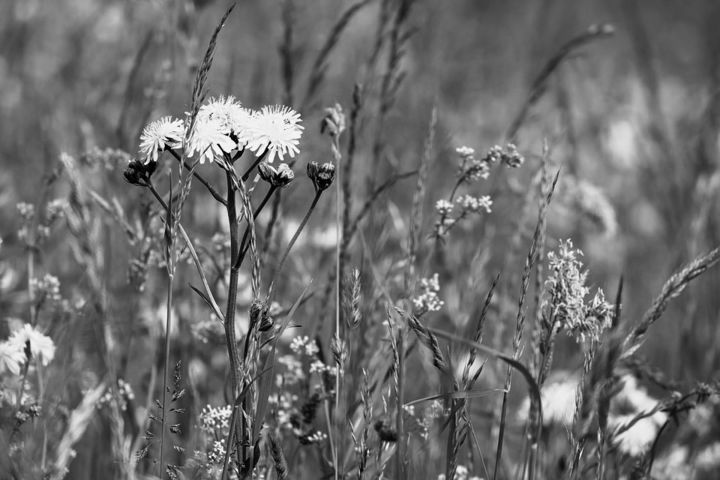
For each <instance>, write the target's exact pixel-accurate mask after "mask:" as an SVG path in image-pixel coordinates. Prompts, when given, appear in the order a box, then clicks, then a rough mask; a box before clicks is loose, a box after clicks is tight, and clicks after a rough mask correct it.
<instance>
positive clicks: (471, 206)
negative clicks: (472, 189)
mask: <svg viewBox="0 0 720 480" xmlns="http://www.w3.org/2000/svg"><path fill="white" fill-rule="evenodd" d="M456 201H457V203H458V205H460V207H461V208H462V209H463V210H464V211H467V212H472V213H477V212H480V211H481V210H482V211H485V212H487V213H490V212H491V207H492V204H493V201H492V199H491V198H490V196H488V195H483V196H482V197H473V196H472V195H463V196H461V197H459V198H458V199H457V200H456Z"/></svg>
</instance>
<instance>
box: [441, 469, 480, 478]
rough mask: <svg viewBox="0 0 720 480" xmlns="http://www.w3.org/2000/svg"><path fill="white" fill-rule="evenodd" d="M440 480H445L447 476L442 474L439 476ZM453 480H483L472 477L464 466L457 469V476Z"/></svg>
mask: <svg viewBox="0 0 720 480" xmlns="http://www.w3.org/2000/svg"><path fill="white" fill-rule="evenodd" d="M438 480H445V474H444V473H441V474H440V475H438ZM453 480H481V479H480V477H471V476H470V471H469V470H468V468H467V467H465V466H463V465H458V466H457V467H456V468H455V475H454V476H453Z"/></svg>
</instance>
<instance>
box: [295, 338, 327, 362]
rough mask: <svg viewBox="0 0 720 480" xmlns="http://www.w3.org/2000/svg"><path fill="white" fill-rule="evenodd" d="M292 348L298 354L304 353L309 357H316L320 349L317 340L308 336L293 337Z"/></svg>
mask: <svg viewBox="0 0 720 480" xmlns="http://www.w3.org/2000/svg"><path fill="white" fill-rule="evenodd" d="M290 350H292V351H293V352H295V353H296V354H298V355H303V354H304V355H307V356H308V357H314V356H315V355H317V354H318V352H319V351H320V349H319V348H318V346H317V343H316V342H315V340H311V339H310V337H308V336H303V337H299V336H298V337H295V338H293V339H292V341H291V342H290Z"/></svg>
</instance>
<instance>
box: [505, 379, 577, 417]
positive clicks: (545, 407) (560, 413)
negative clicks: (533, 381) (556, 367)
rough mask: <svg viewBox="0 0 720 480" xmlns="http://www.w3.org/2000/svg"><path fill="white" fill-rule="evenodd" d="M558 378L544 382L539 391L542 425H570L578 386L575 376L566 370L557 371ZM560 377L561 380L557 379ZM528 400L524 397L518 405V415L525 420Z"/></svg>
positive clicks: (528, 406) (528, 404)
mask: <svg viewBox="0 0 720 480" xmlns="http://www.w3.org/2000/svg"><path fill="white" fill-rule="evenodd" d="M555 378H557V379H558V380H554V381H549V382H548V383H546V384H545V385H544V386H543V388H542V391H541V392H540V398H541V400H542V412H543V425H545V426H548V425H564V426H567V427H569V426H572V422H573V416H574V415H575V394H576V392H577V387H578V379H577V376H575V375H572V374H570V373H568V372H557V376H556V377H555ZM560 378H562V380H559V379H560ZM529 408H530V400H529V399H527V398H526V399H525V401H524V403H523V404H522V406H521V407H520V410H519V414H518V417H519V419H520V420H521V421H526V420H527V417H528V409H529Z"/></svg>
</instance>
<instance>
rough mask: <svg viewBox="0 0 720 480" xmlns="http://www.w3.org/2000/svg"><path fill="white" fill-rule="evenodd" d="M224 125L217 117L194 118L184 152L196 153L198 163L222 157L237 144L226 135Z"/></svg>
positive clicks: (189, 154)
mask: <svg viewBox="0 0 720 480" xmlns="http://www.w3.org/2000/svg"><path fill="white" fill-rule="evenodd" d="M225 131H226V129H225V126H223V123H222V121H221V120H220V119H218V118H215V117H213V118H201V117H199V116H198V118H196V119H195V126H194V127H193V131H192V134H191V135H190V139H189V141H188V144H187V147H186V148H187V149H186V153H187V155H188V156H191V157H192V156H195V155H197V159H198V160H199V161H200V163H201V164H202V163H205V161H208V162H212V161H214V160H215V158H216V157H222V156H223V154H225V153H230V152H232V151H233V150H235V148H236V147H237V144H236V143H235V142H234V141H233V140H232V138H230V136H229V135H226V134H225V133H224V132H225Z"/></svg>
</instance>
